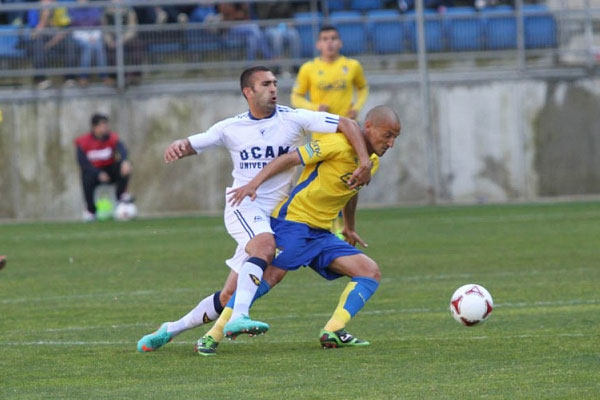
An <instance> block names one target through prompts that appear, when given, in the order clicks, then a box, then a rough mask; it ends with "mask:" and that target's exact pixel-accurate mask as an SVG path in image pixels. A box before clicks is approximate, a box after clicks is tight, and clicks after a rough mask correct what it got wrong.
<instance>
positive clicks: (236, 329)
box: [224, 314, 269, 339]
mask: <svg viewBox="0 0 600 400" xmlns="http://www.w3.org/2000/svg"><path fill="white" fill-rule="evenodd" d="M268 330H269V324H266V323H264V322H260V321H253V320H251V319H250V317H248V316H247V315H245V314H242V315H241V316H239V317H238V318H236V319H235V320H233V321H229V322H228V323H227V324H225V328H224V332H225V337H227V338H228V339H235V338H236V337H237V336H238V335H241V334H242V333H246V334H248V335H250V336H256V335H261V334H263V333H265V332H266V331H268Z"/></svg>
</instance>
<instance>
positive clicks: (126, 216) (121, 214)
mask: <svg viewBox="0 0 600 400" xmlns="http://www.w3.org/2000/svg"><path fill="white" fill-rule="evenodd" d="M136 216H137V207H136V206H135V204H134V203H127V202H120V203H119V204H117V207H116V208H115V219H116V220H117V221H129V220H130V219H133V218H135V217H136Z"/></svg>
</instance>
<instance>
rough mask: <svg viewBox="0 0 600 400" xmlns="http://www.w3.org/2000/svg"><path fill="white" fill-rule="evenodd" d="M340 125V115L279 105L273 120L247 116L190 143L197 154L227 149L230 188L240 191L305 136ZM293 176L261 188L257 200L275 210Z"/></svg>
mask: <svg viewBox="0 0 600 400" xmlns="http://www.w3.org/2000/svg"><path fill="white" fill-rule="evenodd" d="M338 123H339V116H338V115H334V114H330V113H326V112H317V111H309V110H303V109H293V108H290V107H286V106H280V105H277V106H276V107H275V111H274V112H273V114H272V115H271V116H270V117H267V118H263V119H256V118H255V117H254V116H252V114H251V113H250V112H245V113H243V114H240V115H237V116H235V117H232V118H228V119H225V120H223V121H221V122H218V123H216V124H214V125H213V126H211V127H210V128H209V129H208V130H207V131H206V132H204V133H199V134H195V135H192V136H190V137H189V138H188V139H189V141H190V144H191V145H192V147H193V149H194V150H195V151H196V152H197V153H201V152H202V151H204V150H207V149H209V148H212V147H215V146H224V147H225V148H227V150H229V153H230V154H231V159H232V160H233V171H232V176H233V184H232V185H231V187H232V188H237V187H240V186H244V185H245V184H247V183H248V182H250V181H251V180H252V178H254V177H255V176H256V175H257V174H258V173H259V172H260V171H261V169H262V168H263V167H264V166H265V165H267V164H268V163H269V162H270V161H271V160H273V159H274V158H276V157H278V156H280V155H282V154H285V153H288V152H290V151H295V150H296V148H297V147H298V146H299V145H301V144H303V138H304V136H305V134H307V133H309V132H310V131H316V132H336V131H337V126H338ZM293 175H294V169H293V168H290V169H289V170H287V171H284V172H282V173H280V174H277V175H275V176H273V177H271V178H270V179H268V180H267V181H266V182H264V183H263V184H262V185H261V186H260V187H259V188H258V190H257V193H256V194H257V200H258V201H260V203H262V205H263V207H267V208H270V209H271V210H272V209H273V208H275V206H277V204H279V202H280V201H281V200H283V199H284V198H285V197H286V196H287V195H288V194H289V190H290V187H291V185H292V178H293Z"/></svg>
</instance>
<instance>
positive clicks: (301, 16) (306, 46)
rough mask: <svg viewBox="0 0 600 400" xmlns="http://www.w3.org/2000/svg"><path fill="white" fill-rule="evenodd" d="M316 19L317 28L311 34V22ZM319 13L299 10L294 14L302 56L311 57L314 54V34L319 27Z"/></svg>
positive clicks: (320, 17) (320, 18)
mask: <svg viewBox="0 0 600 400" xmlns="http://www.w3.org/2000/svg"><path fill="white" fill-rule="evenodd" d="M315 18H316V20H317V28H316V32H315V35H313V22H314V19H315ZM321 20H322V16H321V13H316V14H315V13H311V12H300V13H296V14H294V23H295V26H296V29H297V30H298V33H299V34H300V53H301V55H302V57H312V56H314V55H315V51H316V49H315V39H316V34H317V33H318V32H319V28H320V27H321Z"/></svg>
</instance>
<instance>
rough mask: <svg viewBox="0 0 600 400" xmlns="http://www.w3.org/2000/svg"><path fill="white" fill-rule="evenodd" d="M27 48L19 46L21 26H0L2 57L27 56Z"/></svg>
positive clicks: (0, 52)
mask: <svg viewBox="0 0 600 400" xmlns="http://www.w3.org/2000/svg"><path fill="white" fill-rule="evenodd" d="M25 54H26V52H25V49H22V48H20V47H19V28H17V27H15V26H13V25H4V26H0V59H18V58H23V57H25Z"/></svg>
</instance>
